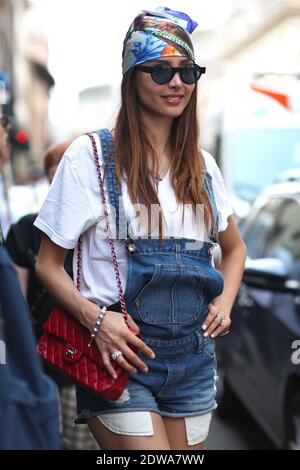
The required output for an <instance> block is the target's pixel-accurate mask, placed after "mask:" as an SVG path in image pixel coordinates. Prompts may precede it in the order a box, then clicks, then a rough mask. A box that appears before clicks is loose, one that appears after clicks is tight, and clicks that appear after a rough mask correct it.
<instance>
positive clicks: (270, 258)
mask: <svg viewBox="0 0 300 470" xmlns="http://www.w3.org/2000/svg"><path fill="white" fill-rule="evenodd" d="M241 230H242V236H243V239H244V241H245V243H246V245H247V248H248V259H247V262H246V268H245V272H244V276H243V281H242V283H241V286H240V290H239V292H238V295H237V298H236V301H235V304H234V308H233V312H232V329H231V333H230V334H229V335H227V336H224V337H223V338H220V339H219V340H218V341H217V353H218V356H219V360H220V363H221V370H222V372H223V387H222V390H223V391H222V392H221V397H220V400H219V405H220V406H219V412H220V415H223V416H228V415H230V414H231V413H234V411H235V409H236V407H237V400H236V397H237V398H238V399H239V401H240V402H241V403H242V404H243V405H244V406H245V407H246V408H247V410H248V411H249V412H250V414H251V415H252V416H253V417H254V419H255V420H256V421H257V422H258V424H259V425H260V426H261V428H262V429H263V430H264V431H265V433H266V434H267V435H268V436H269V437H270V438H271V440H272V441H273V442H274V443H275V445H276V446H277V447H278V448H285V449H298V450H299V449H300V183H299V182H290V183H280V184H277V185H273V186H271V187H269V188H267V189H266V190H265V191H264V192H263V193H262V195H261V196H260V197H259V198H258V199H257V200H256V202H255V203H254V205H253V206H252V209H251V210H250V212H249V215H248V217H247V218H246V219H245V222H244V224H243V226H242V229H241Z"/></svg>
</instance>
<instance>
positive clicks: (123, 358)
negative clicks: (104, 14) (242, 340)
mask: <svg viewBox="0 0 300 470" xmlns="http://www.w3.org/2000/svg"><path fill="white" fill-rule="evenodd" d="M195 27H196V23H195V22H193V21H192V20H191V19H190V18H189V17H188V16H187V15H185V14H184V13H181V12H175V11H171V10H169V9H165V8H164V9H159V10H155V11H153V12H149V11H143V12H142V13H141V14H140V15H139V16H137V18H135V20H134V22H133V24H132V25H131V27H130V29H129V31H128V33H127V35H126V38H125V40H124V48H123V81H122V103H121V109H120V112H119V116H118V118H117V122H116V126H115V129H114V133H113V137H114V145H113V148H112V147H110V142H109V135H108V134H107V133H106V137H105V138H104V141H105V142H102V148H101V145H100V144H99V139H98V135H97V134H96V133H94V136H95V139H97V147H98V153H99V155H100V160H101V170H103V166H104V163H103V162H104V161H106V162H108V165H107V167H105V168H106V170H107V177H105V184H106V185H105V190H106V194H107V200H109V202H110V203H111V204H112V206H111V207H113V208H115V207H116V205H117V204H116V201H117V199H118V197H117V196H118V195H119V194H120V195H121V196H122V197H121V198H120V199H119V202H120V209H124V211H123V212H121V211H120V213H119V214H124V215H125V220H126V223H125V229H126V230H125V236H124V237H123V238H125V242H124V240H123V239H122V237H119V239H116V240H115V248H116V254H117V259H118V263H119V268H120V274H121V280H122V284H123V286H124V287H125V284H126V288H125V300H126V305H127V310H128V312H129V313H130V315H131V318H130V325H131V326H132V327H133V328H136V329H139V330H140V333H141V338H142V339H139V338H136V337H135V336H134V335H133V334H132V333H131V332H129V331H128V329H127V326H126V324H125V322H124V320H123V318H122V315H121V314H119V313H116V312H115V311H112V310H115V308H112V304H114V303H117V301H118V290H117V286H116V281H115V276H114V269H113V263H112V260H111V252H110V245H109V240H107V239H106V238H104V237H103V232H105V221H104V220H103V212H102V207H101V204H100V202H99V201H100V194H99V185H98V180H97V174H96V171H95V163H94V160H93V152H92V147H91V143H90V140H89V138H88V137H87V136H82V137H80V138H78V139H77V140H76V141H75V142H74V143H73V144H72V145H71V147H70V148H69V149H68V150H67V151H66V154H65V157H64V158H63V160H62V162H61V164H60V167H59V168H58V171H57V173H56V175H55V177H54V180H53V183H52V187H51V189H50V192H49V195H48V198H47V200H46V202H45V204H44V206H43V208H42V209H41V212H40V214H39V216H38V218H37V220H36V222H35V224H36V226H37V227H39V228H40V229H41V230H42V231H43V232H44V233H45V234H46V236H44V239H43V241H42V245H41V249H40V253H39V256H38V260H37V272H38V274H39V276H40V278H41V280H42V281H43V282H44V284H45V285H46V286H47V288H48V289H49V290H50V291H51V292H52V293H53V294H54V295H55V296H56V298H57V300H58V302H59V303H60V304H61V305H62V306H63V307H64V308H65V309H67V310H68V311H69V312H71V313H72V314H73V315H74V316H75V317H77V319H79V321H81V322H82V323H83V324H84V325H85V326H86V327H87V328H88V329H89V330H90V331H92V328H93V327H94V325H95V322H96V319H97V318H98V315H99V306H100V305H105V306H108V307H107V313H106V315H105V317H104V319H103V321H102V323H101V326H100V328H99V330H98V333H97V336H96V343H97V346H98V348H99V350H100V353H101V355H102V359H103V362H104V364H105V367H106V369H107V371H108V373H109V374H111V375H112V376H113V375H114V370H113V368H112V365H111V364H112V362H111V361H113V360H115V361H117V362H118V364H119V365H120V366H121V367H123V368H124V369H125V370H126V371H128V372H129V374H130V377H129V381H128V384H127V387H126V389H125V391H124V393H123V395H122V396H121V398H120V399H119V400H117V401H115V402H112V401H109V400H105V399H102V398H100V397H99V396H95V395H92V394H91V393H89V392H88V391H86V390H83V389H82V388H80V387H77V408H78V416H77V418H76V422H78V423H82V422H88V425H89V427H90V429H91V431H92V432H93V434H94V436H95V437H96V439H97V441H98V443H99V445H100V447H101V448H102V449H111V450H113V449H119V450H120V449H190V450H197V449H202V448H203V442H204V440H205V438H206V436H207V433H208V429H209V424H210V419H211V412H212V410H213V409H215V408H216V403H215V378H216V365H215V355H214V339H215V338H216V337H217V336H219V335H220V334H223V333H226V332H227V331H228V329H229V326H230V311H231V308H232V305H233V302H234V298H235V296H236V293H237V290H238V287H239V284H240V280H241V276H242V272H243V267H244V261H245V257H246V250H245V246H244V243H243V241H242V240H241V237H240V235H239V232H238V229H237V227H236V225H235V223H234V219H233V217H232V215H231V214H232V211H231V209H230V206H229V203H228V198H227V195H226V192H225V188H224V184H223V181H222V177H221V175H220V172H219V170H218V168H217V166H216V164H215V162H214V159H213V158H212V157H211V156H210V155H209V154H208V153H206V152H200V150H199V149H198V124H197V119H196V99H197V80H198V79H199V78H200V76H201V73H203V72H204V71H205V69H204V68H201V67H199V66H197V65H196V64H195V62H194V53H193V47H192V43H191V40H190V33H191V32H192V31H193V29H194V28H195ZM102 175H103V171H102ZM118 183H119V184H120V186H118ZM118 188H120V190H118ZM135 205H136V206H135ZM157 205H159V208H160V209H161V210H162V215H163V217H161V216H159V217H158V223H157V222H156V220H154V223H153V219H155V217H152V214H151V210H150V209H152V208H155V209H157ZM135 207H137V209H138V211H139V214H138V216H137V213H136V212H135ZM145 207H146V208H147V213H146V217H144V215H145V213H144V208H145ZM199 207H200V208H204V211H203V217H201V215H202V213H201V211H200V217H199V211H198V212H197V209H198V208H199ZM153 212H155V211H153ZM141 213H142V216H143V217H140V214H141ZM227 219H228V220H227ZM118 221H119V222H120V226H121V216H119V217H118V212H117V227H118ZM148 222H149V223H148ZM163 222H164V223H163ZM123 229H124V227H123V226H122V232H123ZM199 230H200V232H201V231H202V232H203V233H200V235H199ZM218 232H219V244H220V247H221V251H222V260H221V262H220V265H219V266H218V267H219V270H217V269H215V268H214V267H213V264H212V251H213V248H214V247H215V245H216V243H217V234H218ZM81 234H82V237H81V240H82V241H81V254H82V272H81V285H82V288H81V293H79V292H78V291H77V290H76V288H75V286H74V284H73V283H72V282H70V280H69V278H68V276H67V275H66V273H65V271H64V269H63V263H64V258H65V256H66V252H67V249H71V248H74V247H76V244H77V240H78V238H79V236H80V235H81ZM149 234H150V235H149ZM195 234H196V235H195ZM121 235H122V234H121ZM76 254H77V250H76V248H75V256H74V259H75V262H76ZM223 284H224V289H223ZM116 305H117V304H116ZM110 307H111V309H112V310H110ZM114 307H115V305H114ZM132 345H133V346H136V347H137V349H138V352H137V354H135V353H133V352H132V350H131V349H130V347H129V346H132Z"/></svg>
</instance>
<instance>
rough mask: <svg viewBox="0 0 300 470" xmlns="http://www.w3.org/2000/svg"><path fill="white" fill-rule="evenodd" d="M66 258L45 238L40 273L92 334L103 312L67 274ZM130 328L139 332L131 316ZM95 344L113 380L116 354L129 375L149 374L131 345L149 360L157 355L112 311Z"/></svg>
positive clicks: (38, 258) (43, 279) (42, 244)
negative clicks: (113, 356)
mask: <svg viewBox="0 0 300 470" xmlns="http://www.w3.org/2000/svg"><path fill="white" fill-rule="evenodd" d="M66 254H67V250H66V249H65V248H62V247H60V246H58V245H56V244H55V243H53V242H52V241H51V240H50V238H48V237H47V236H46V235H44V236H43V238H42V242H41V247H40V251H39V254H38V257H37V261H36V266H35V269H36V273H37V276H38V278H39V279H40V280H41V282H42V283H43V284H44V285H45V287H46V288H47V289H48V291H49V292H50V293H51V294H52V295H53V297H54V298H55V299H56V300H57V302H58V304H59V305H60V306H61V307H63V308H64V309H65V310H66V311H67V312H69V313H71V314H72V315H74V316H75V317H76V318H77V319H78V320H79V321H80V322H81V323H82V324H83V325H84V326H86V327H87V328H88V329H89V331H91V330H92V328H93V326H94V324H95V321H96V319H97V317H98V315H99V313H100V309H99V307H98V305H96V304H95V303H93V302H90V301H89V300H87V299H86V298H85V297H84V296H83V295H82V294H81V293H80V292H79V291H78V289H77V288H76V286H75V284H74V283H73V281H72V279H71V278H70V277H69V275H68V274H67V272H66V271H65V268H64V260H65V257H66ZM129 324H130V326H131V327H132V328H134V329H138V327H137V325H136V324H135V323H134V322H133V320H132V319H131V317H130V316H129ZM95 340H96V344H97V346H98V348H99V350H100V353H101V355H102V360H103V363H104V366H105V367H106V369H107V371H108V373H110V374H111V375H112V377H115V372H114V369H113V367H112V366H111V363H110V354H111V353H112V352H114V351H116V350H120V351H121V352H122V353H123V356H121V357H119V358H118V364H119V365H120V366H121V367H123V368H124V369H125V370H127V372H129V373H132V372H135V368H138V369H140V370H142V371H143V372H147V366H146V364H145V363H144V362H143V361H141V360H140V359H139V357H138V356H137V355H136V354H135V353H134V352H133V351H132V350H131V348H130V347H129V345H128V344H131V345H133V346H135V347H136V348H137V349H138V350H140V351H141V352H143V353H144V354H146V355H147V356H148V357H153V351H152V350H151V349H150V348H148V346H146V344H145V343H144V342H143V341H141V340H140V339H139V338H137V337H136V336H135V335H133V334H132V333H131V332H130V331H129V329H128V328H127V326H126V324H125V322H124V319H123V317H122V314H120V313H118V312H112V311H109V310H108V311H107V312H106V315H105V318H104V320H103V322H102V324H101V328H100V330H99V332H98V336H97V337H96V339H95Z"/></svg>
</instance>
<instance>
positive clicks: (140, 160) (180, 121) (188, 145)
mask: <svg viewBox="0 0 300 470" xmlns="http://www.w3.org/2000/svg"><path fill="white" fill-rule="evenodd" d="M121 98H122V102H121V108H120V111H119V114H118V117H117V120H116V125H115V129H114V152H115V162H116V175H117V179H118V182H119V184H120V183H121V181H122V173H123V171H125V174H126V175H127V186H128V194H129V196H130V199H131V201H132V203H133V204H139V203H141V204H144V205H145V206H146V207H147V208H148V214H149V213H150V212H151V211H150V210H149V209H150V208H151V204H157V205H158V206H159V207H160V204H159V200H158V197H157V193H156V191H155V188H154V186H153V181H152V178H151V171H149V166H148V162H149V161H148V156H150V158H152V159H153V160H156V161H157V156H156V155H155V152H154V149H153V147H152V145H151V143H150V141H149V139H148V137H147V134H146V131H145V129H144V127H143V124H142V120H141V116H140V109H139V105H138V102H139V101H138V96H137V92H136V87H135V72H134V69H131V70H129V71H128V72H127V73H126V74H125V75H124V77H123V81H122V85H121ZM198 129H199V127H198V119H197V84H196V86H195V89H194V90H193V93H192V96H191V99H190V101H189V103H188V105H187V106H186V108H185V110H184V112H183V113H182V114H181V115H180V116H179V117H178V118H175V119H174V121H173V125H172V131H171V145H172V148H171V150H172V155H173V157H172V162H171V173H170V174H171V183H172V186H173V188H174V191H175V194H176V199H177V202H182V203H184V204H191V206H192V208H193V211H194V213H196V204H203V205H204V220H205V224H206V227H208V226H209V223H210V224H214V222H215V221H214V214H213V210H212V207H211V204H210V200H209V197H208V194H207V192H206V189H205V185H204V176H205V163H204V159H203V156H202V154H201V152H200V150H199V147H198V139H199V131H198ZM183 207H184V206H183ZM183 213H184V212H183ZM159 215H161V214H159ZM148 222H149V215H148ZM149 226H150V227H151V226H152V225H151V222H150V225H148V227H149ZM159 238H160V240H162V224H161V217H160V219H159Z"/></svg>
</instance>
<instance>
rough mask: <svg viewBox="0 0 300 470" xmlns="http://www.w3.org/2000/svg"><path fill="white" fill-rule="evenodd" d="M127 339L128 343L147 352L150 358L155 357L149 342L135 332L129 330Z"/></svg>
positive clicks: (146, 354) (142, 351) (140, 350)
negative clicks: (148, 344)
mask: <svg viewBox="0 0 300 470" xmlns="http://www.w3.org/2000/svg"><path fill="white" fill-rule="evenodd" d="M125 340H126V342H127V343H130V344H132V346H134V347H135V348H136V349H138V350H139V352H141V353H143V354H145V356H147V357H149V358H150V359H154V358H155V354H154V352H153V351H152V349H150V348H149V346H147V344H145V343H144V341H142V340H141V339H140V338H138V337H137V336H135V335H134V334H133V333H131V331H129V330H128V334H127V336H126V338H125Z"/></svg>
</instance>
